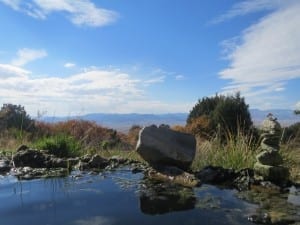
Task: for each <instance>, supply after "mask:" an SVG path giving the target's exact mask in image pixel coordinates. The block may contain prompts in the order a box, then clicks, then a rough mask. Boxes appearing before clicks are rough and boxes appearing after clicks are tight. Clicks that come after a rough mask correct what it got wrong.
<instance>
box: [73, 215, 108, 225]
mask: <svg viewBox="0 0 300 225" xmlns="http://www.w3.org/2000/svg"><path fill="white" fill-rule="evenodd" d="M113 221H114V220H113V219H109V218H106V217H103V216H95V217H92V218H88V219H85V220H77V221H75V225H112V224H114V222H113Z"/></svg>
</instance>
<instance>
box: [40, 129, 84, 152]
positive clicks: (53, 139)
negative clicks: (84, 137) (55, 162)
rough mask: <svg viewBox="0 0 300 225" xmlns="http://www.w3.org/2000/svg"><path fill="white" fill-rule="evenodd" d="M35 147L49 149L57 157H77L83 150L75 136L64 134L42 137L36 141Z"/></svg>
mask: <svg viewBox="0 0 300 225" xmlns="http://www.w3.org/2000/svg"><path fill="white" fill-rule="evenodd" d="M35 147H36V148H37V149H41V150H47V151H48V152H49V153H50V154H53V155H55V156H57V157H76V156H79V155H80V152H81V145H80V143H79V142H78V141H76V140H75V138H74V137H71V136H67V135H64V134H61V135H55V136H50V137H44V138H41V139H39V140H38V141H37V142H36V143H35Z"/></svg>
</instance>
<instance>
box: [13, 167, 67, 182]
mask: <svg viewBox="0 0 300 225" xmlns="http://www.w3.org/2000/svg"><path fill="white" fill-rule="evenodd" d="M68 174H69V171H68V170H67V169H65V168H55V169H53V168H52V169H47V168H31V167H27V166H26V167H20V168H16V169H14V175H15V176H17V177H18V179H20V180H32V179H39V178H52V177H64V176H67V175H68Z"/></svg>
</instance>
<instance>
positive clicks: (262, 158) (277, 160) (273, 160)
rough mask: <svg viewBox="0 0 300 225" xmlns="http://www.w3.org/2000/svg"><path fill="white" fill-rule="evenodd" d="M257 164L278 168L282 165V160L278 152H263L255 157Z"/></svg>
mask: <svg viewBox="0 0 300 225" xmlns="http://www.w3.org/2000/svg"><path fill="white" fill-rule="evenodd" d="M256 159H257V161H258V162H260V163H261V164H264V165H269V166H279V165H281V164H282V163H283V159H282V157H281V155H280V154H279V153H278V151H270V152H269V151H263V152H261V153H259V154H258V155H257V156H256Z"/></svg>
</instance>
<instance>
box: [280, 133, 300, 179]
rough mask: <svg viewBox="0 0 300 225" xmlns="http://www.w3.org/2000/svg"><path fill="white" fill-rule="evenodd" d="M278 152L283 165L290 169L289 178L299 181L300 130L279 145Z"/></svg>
mask: <svg viewBox="0 0 300 225" xmlns="http://www.w3.org/2000/svg"><path fill="white" fill-rule="evenodd" d="M280 154H281V155H282V157H283V163H284V166H286V167H288V168H289V170H290V179H291V180H292V181H294V182H296V183H300V132H297V134H296V135H295V137H294V138H292V139H289V141H288V142H286V143H284V144H282V145H281V148H280Z"/></svg>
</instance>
